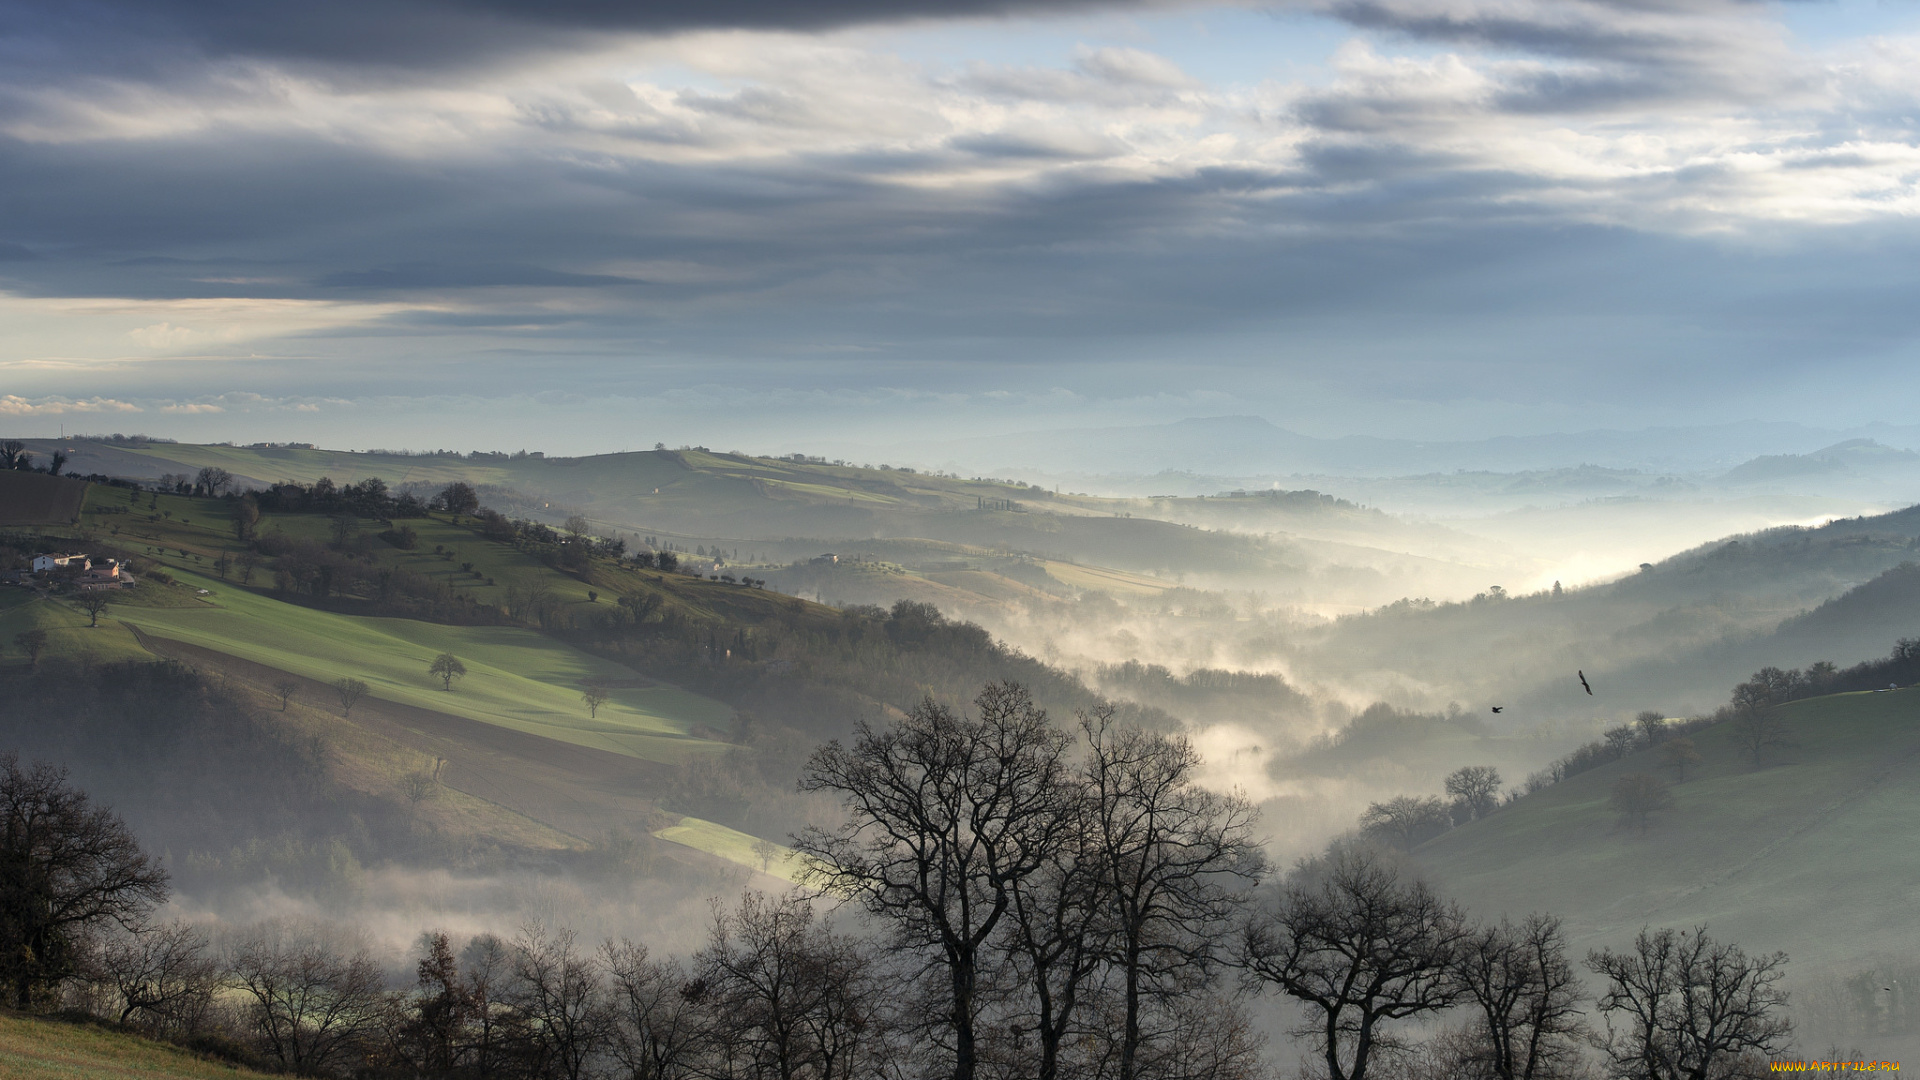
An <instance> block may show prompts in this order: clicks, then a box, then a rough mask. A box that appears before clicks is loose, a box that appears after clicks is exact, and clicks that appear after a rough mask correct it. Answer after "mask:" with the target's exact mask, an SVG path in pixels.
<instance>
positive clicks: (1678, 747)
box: [1660, 735, 1701, 784]
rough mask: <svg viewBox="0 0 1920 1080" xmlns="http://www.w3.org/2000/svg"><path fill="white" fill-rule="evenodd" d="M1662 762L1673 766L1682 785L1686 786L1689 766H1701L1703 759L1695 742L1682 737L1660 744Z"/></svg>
mask: <svg viewBox="0 0 1920 1080" xmlns="http://www.w3.org/2000/svg"><path fill="white" fill-rule="evenodd" d="M1660 760H1661V761H1664V762H1666V763H1667V764H1668V765H1671V766H1673V768H1674V771H1675V772H1676V773H1678V774H1679V781H1680V783H1683V784H1684V783H1686V782H1687V766H1689V765H1698V764H1700V761H1701V758H1700V751H1699V750H1698V749H1696V748H1695V747H1694V745H1693V740H1692V739H1689V738H1687V737H1686V736H1684V735H1682V736H1681V737H1679V738H1677V739H1668V740H1667V741H1666V742H1664V743H1661V744H1660Z"/></svg>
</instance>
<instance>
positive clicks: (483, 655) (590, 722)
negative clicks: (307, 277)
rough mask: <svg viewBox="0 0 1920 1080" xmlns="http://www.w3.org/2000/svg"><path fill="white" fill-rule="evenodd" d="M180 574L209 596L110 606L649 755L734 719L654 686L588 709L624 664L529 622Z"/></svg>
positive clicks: (293, 662)
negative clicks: (446, 669) (403, 609)
mask: <svg viewBox="0 0 1920 1080" xmlns="http://www.w3.org/2000/svg"><path fill="white" fill-rule="evenodd" d="M178 576H179V578H180V581H181V582H182V584H184V585H187V586H189V587H198V588H204V589H207V590H208V591H209V593H210V594H211V595H209V596H206V597H203V598H201V600H202V602H201V604H199V605H196V606H195V607H194V608H123V609H121V610H120V611H119V612H117V617H118V618H120V619H122V620H124V621H125V622H128V623H130V624H132V625H134V626H137V627H139V628H140V629H141V630H143V631H146V632H148V633H151V634H157V635H159V636H161V637H167V638H173V639H176V640H180V641H185V642H187V643H189V644H193V645H199V646H201V647H203V648H208V649H213V650H215V651H217V652H222V653H227V654H229V655H232V656H238V657H241V658H243V659H247V660H251V661H253V662H255V663H259V664H265V665H267V666H269V667H274V668H278V669H280V670H282V671H290V672H293V673H294V674H297V675H304V676H306V677H308V678H311V679H319V680H322V681H326V682H331V681H333V680H334V679H337V678H341V677H352V678H357V679H361V680H363V681H365V682H366V683H367V684H368V685H369V686H370V687H371V688H372V692H373V694H374V695H375V696H377V697H382V698H386V699H388V700H391V701H397V702H400V703H402V704H406V705H414V706H417V707H420V708H425V709H433V710H435V711H438V712H445V713H452V714H454V715H456V716H465V717H468V718H469V719H473V720H479V721H482V722H484V723H489V724H497V725H499V726H501V727H506V728H512V729H514V730H516V731H524V732H528V733H530V734H534V735H541V736H545V737H547V738H550V739H558V740H559V741H561V742H570V743H576V744H578V745H581V746H590V747H593V748H595V749H599V750H612V751H614V752H616V753H621V754H626V755H629V756H632V757H639V758H645V759H648V760H652V761H664V762H676V761H682V760H685V758H686V756H687V755H688V754H696V753H701V752H704V751H710V750H717V749H719V747H720V744H717V743H712V742H708V741H705V740H699V739H693V738H689V737H688V736H687V734H686V732H687V730H688V729H689V728H690V727H692V726H693V725H695V724H707V725H712V726H724V725H725V724H726V723H728V722H729V721H730V720H731V718H732V710H731V709H729V708H728V707H727V706H725V705H723V704H721V703H720V702H717V701H714V700H712V699H711V698H706V697H702V696H700V695H698V694H692V693H689V692H687V691H684V690H678V689H675V688H672V687H665V686H652V687H641V688H621V689H613V690H611V691H609V693H610V694H611V700H610V701H608V702H607V704H605V705H603V706H601V708H600V713H599V716H598V718H597V719H589V717H588V716H587V715H586V710H585V708H584V707H583V706H582V705H581V703H580V688H581V687H582V686H583V685H584V684H586V683H588V682H591V681H605V680H615V679H626V680H631V679H632V677H633V673H632V672H631V671H629V670H627V669H625V668H621V667H618V666H617V665H614V664H611V663H608V662H606V661H603V660H599V659H597V658H595V657H592V656H588V655H587V654H586V653H583V652H580V651H579V650H577V649H573V648H569V647H568V646H566V645H563V644H561V643H559V642H556V641H554V640H552V639H551V638H547V637H543V636H542V635H540V634H537V633H535V632H533V631H531V630H523V629H520V628H517V627H501V626H442V625H439V624H435V623H426V622H418V621H415V620H411V619H383V618H364V617H359V616H352V615H337V614H333V613H331V612H325V611H315V610H313V609H311V608H304V607H299V606H296V605H293V604H285V603H281V602H279V601H277V600H273V599H271V598H269V597H266V596H261V595H258V594H255V593H252V592H249V591H247V590H245V589H241V588H236V587H229V586H225V585H223V584H222V583H221V582H219V581H217V580H214V579H212V578H202V577H198V576H196V575H193V574H190V573H187V572H185V571H179V572H178ZM442 652H451V653H453V654H454V655H455V656H457V657H459V658H460V660H461V662H462V663H464V664H465V665H466V667H467V675H466V677H465V678H464V679H461V680H459V681H458V683H457V684H456V686H455V689H454V690H453V692H451V693H448V692H445V691H442V690H441V689H440V688H439V684H438V681H437V680H435V679H433V678H432V677H430V676H429V675H428V674H427V666H428V665H429V664H431V663H432V662H433V658H434V657H435V656H437V655H439V654H440V653H442Z"/></svg>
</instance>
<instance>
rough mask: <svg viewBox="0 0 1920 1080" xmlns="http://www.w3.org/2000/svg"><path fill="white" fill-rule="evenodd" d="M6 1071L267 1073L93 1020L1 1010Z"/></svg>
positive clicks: (102, 1078)
mask: <svg viewBox="0 0 1920 1080" xmlns="http://www.w3.org/2000/svg"><path fill="white" fill-rule="evenodd" d="M0 1076H5V1077H7V1078H8V1080H128V1078H130V1077H154V1078H156V1080H249V1078H253V1077H260V1078H262V1080H264V1078H265V1074H264V1073H257V1072H253V1071H252V1070H249V1069H241V1068H236V1067H235V1066H232V1065H229V1064H227V1063H226V1062H223V1061H212V1060H209V1059H207V1058H202V1057H198V1056H196V1055H194V1054H192V1053H190V1052H188V1051H186V1050H182V1049H181V1048H179V1047H177V1046H169V1045H167V1044H166V1043H161V1042H155V1041H153V1040H152V1039H143V1038H141V1037H140V1036H138V1035H129V1034H124V1033H122V1032H117V1031H111V1030H109V1029H107V1028H104V1027H98V1026H95V1025H92V1024H75V1023H68V1022H65V1021H59V1020H36V1019H30V1018H28V1017H25V1016H21V1015H19V1014H17V1013H11V1012H0Z"/></svg>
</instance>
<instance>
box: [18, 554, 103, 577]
mask: <svg viewBox="0 0 1920 1080" xmlns="http://www.w3.org/2000/svg"><path fill="white" fill-rule="evenodd" d="M92 567H93V560H92V559H90V558H88V557H87V556H85V555H35V556H34V557H33V572H34V573H36V574H47V573H52V572H53V571H55V570H80V571H85V570H89V569H91V568H92Z"/></svg>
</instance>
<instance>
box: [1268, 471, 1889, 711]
mask: <svg viewBox="0 0 1920 1080" xmlns="http://www.w3.org/2000/svg"><path fill="white" fill-rule="evenodd" d="M1917 554H1920V508H1914V509H1907V510H1901V511H1896V512H1893V513H1889V514H1882V515H1877V516H1873V517H1862V518H1851V519H1846V520H1841V521H1835V522H1832V523H1829V524H1827V525H1824V526H1821V527H1819V528H1811V529H1809V528H1798V527H1789V528H1779V529H1770V530H1766V531H1763V532H1759V533H1753V534H1749V535H1745V536H1739V537H1734V538H1729V539H1725V540H1720V541H1715V542H1714V543H1711V544H1705V545H1701V546H1699V547H1696V548H1694V549H1692V550H1690V551H1686V552H1682V553H1680V554H1678V555H1675V556H1673V557H1671V558H1668V559H1664V560H1662V561H1660V562H1658V563H1654V564H1649V565H1647V566H1646V567H1644V568H1643V569H1642V570H1641V572H1639V573H1636V574H1632V575H1629V576H1627V577H1624V578H1621V579H1619V580H1617V581H1613V582H1608V583H1605V584H1601V585H1596V586H1591V587H1588V588H1583V589H1573V590H1566V591H1565V592H1563V593H1562V594H1559V595H1555V594H1553V593H1551V592H1542V593H1536V594H1531V595H1525V596H1512V595H1507V594H1504V593H1500V594H1496V593H1494V592H1492V591H1491V590H1489V591H1487V592H1486V593H1484V594H1482V595H1480V596H1478V597H1476V598H1475V599H1474V600H1472V601H1470V602H1466V603H1452V604H1434V603H1426V602H1420V601H1408V602H1405V603H1400V604H1395V605H1391V606H1389V607H1385V608H1382V609H1380V610H1377V611H1374V612H1370V613H1367V614H1365V615H1359V616H1354V617H1351V618H1346V619H1341V620H1339V621H1337V622H1335V623H1333V624H1330V625H1328V626H1326V627H1325V628H1323V629H1321V630H1317V631H1313V632H1310V633H1308V634H1306V635H1303V637H1302V640H1301V641H1300V643H1299V644H1298V645H1297V646H1296V648H1295V650H1294V651H1293V652H1292V653H1291V654H1290V659H1291V660H1292V661H1293V662H1294V663H1295V664H1296V665H1297V667H1296V670H1301V671H1302V672H1303V673H1311V674H1312V675H1313V676H1315V677H1317V678H1320V679H1324V680H1327V681H1330V682H1331V681H1337V682H1343V683H1346V684H1348V685H1358V686H1365V687H1370V688H1374V689H1375V690H1376V692H1385V693H1391V694H1393V695H1395V696H1396V697H1399V698H1401V699H1402V700H1411V701H1414V702H1418V703H1421V704H1424V705H1426V706H1428V707H1435V706H1438V705H1439V704H1440V703H1441V702H1444V700H1446V699H1445V698H1444V697H1440V695H1442V694H1447V695H1462V694H1466V695H1471V696H1470V697H1467V698H1466V703H1467V704H1469V705H1472V706H1475V707H1483V706H1488V705H1495V704H1499V705H1504V706H1508V707H1509V708H1508V712H1507V713H1506V717H1507V719H1508V720H1509V721H1510V722H1512V723H1515V724H1518V725H1521V726H1525V725H1527V724H1531V723H1536V722H1539V721H1540V720H1543V719H1556V720H1558V719H1566V718H1568V717H1569V716H1595V717H1601V716H1616V717H1620V716H1630V715H1632V714H1633V713H1634V712H1636V711H1638V710H1640V709H1649V708H1651V709H1660V710H1665V711H1667V712H1668V713H1669V714H1670V715H1671V714H1674V713H1678V712H1683V711H1689V710H1698V709H1703V708H1711V707H1713V706H1714V705H1717V704H1718V703H1719V702H1720V701H1721V700H1723V699H1724V694H1725V692H1726V689H1727V687H1728V686H1731V685H1732V683H1733V682H1735V681H1738V680H1739V679H1741V678H1744V677H1745V676H1746V675H1747V674H1748V673H1750V672H1751V671H1752V670H1753V664H1754V661H1755V659H1756V657H1757V658H1758V659H1759V662H1761V663H1777V662H1780V661H1781V660H1782V659H1785V658H1783V657H1779V656H1767V655H1766V654H1765V653H1764V650H1763V649H1760V645H1758V644H1756V645H1755V646H1754V647H1753V648H1749V647H1748V646H1747V644H1746V643H1747V642H1750V641H1751V642H1756V643H1759V642H1763V639H1765V638H1766V637H1767V635H1771V634H1774V633H1775V632H1776V631H1778V632H1780V633H1782V634H1783V635H1786V637H1787V638H1790V639H1792V640H1793V643H1794V645H1795V649H1794V652H1795V655H1797V654H1798V652H1799V651H1802V647H1803V646H1804V647H1808V648H1817V649H1821V650H1826V651H1825V652H1824V654H1823V655H1821V656H1818V657H1809V658H1808V659H1816V658H1817V659H1828V660H1833V661H1835V662H1837V663H1840V664H1842V665H1845V664H1847V663H1851V662H1854V661H1857V660H1861V659H1865V658H1867V657H1869V656H1872V655H1876V654H1878V653H1879V652H1881V651H1882V650H1884V648H1885V645H1886V642H1887V641H1888V640H1890V639H1892V638H1897V637H1901V636H1906V635H1908V634H1913V633H1920V617H1916V616H1913V615H1910V614H1909V612H1910V611H1911V609H1909V608H1907V607H1905V606H1904V605H1900V604H1897V603H1894V604H1885V603H1874V602H1872V601H1871V600H1870V598H1869V597H1867V596H1862V597H1860V598H1857V600H1856V601H1855V602H1853V603H1854V604H1855V606H1856V607H1857V608H1858V609H1859V610H1866V609H1868V608H1872V609H1874V610H1875V612H1876V615H1875V617H1874V618H1873V619H1872V620H1870V621H1868V622H1865V623H1862V624H1860V625H1857V626H1851V627H1847V628H1846V629H1845V631H1844V632H1841V633H1834V634H1829V633H1824V632H1822V633H1818V634H1813V635H1808V634H1806V633H1800V632H1797V631H1795V630H1794V627H1793V625H1788V626H1784V627H1783V625H1782V624H1784V623H1787V622H1788V620H1793V619H1797V618H1800V617H1802V616H1803V615H1804V614H1805V613H1807V612H1809V611H1811V610H1812V609H1815V608H1818V607H1819V606H1820V605H1822V604H1824V603H1827V602H1828V601H1829V600H1832V599H1833V598H1836V597H1839V596H1841V595H1843V594H1846V593H1848V592H1849V591H1850V590H1854V589H1859V588H1863V587H1867V586H1869V584H1870V583H1873V582H1875V579H1878V578H1880V577H1881V575H1883V574H1887V573H1888V572H1889V571H1891V570H1893V569H1894V568H1896V567H1898V566H1900V565H1901V564H1903V563H1906V562H1908V561H1910V560H1913V559H1915V558H1916V555H1917ZM1904 580H1905V579H1904V578H1897V577H1891V578H1889V579H1888V580H1887V581H1885V582H1882V583H1880V584H1878V585H1873V586H1872V587H1871V588H1868V589H1867V591H1868V592H1869V593H1871V592H1875V591H1879V590H1880V589H1883V588H1895V587H1897V585H1898V582H1900V581H1904ZM1807 617H1808V618H1816V617H1815V616H1807ZM1817 618H1826V616H1818V617H1817ZM1795 625H1798V624H1795ZM1856 630H1857V631H1859V632H1857V633H1856V632H1855V631H1856ZM1796 634H1797V635H1798V636H1796ZM1756 650H1760V651H1756ZM1796 662H1800V661H1796ZM1575 671H1585V672H1586V673H1587V675H1588V676H1589V677H1590V678H1591V679H1592V681H1593V684H1594V686H1595V688H1596V693H1597V694H1598V695H1599V696H1598V697H1597V698H1592V699H1590V698H1588V697H1586V696H1585V695H1584V694H1583V693H1582V692H1581V690H1580V687H1579V685H1578V684H1577V683H1576V682H1575V681H1574V680H1573V673H1574V672H1575ZM1421 695H1426V696H1425V698H1424V700H1423V698H1422V696H1421ZM1436 698H1437V699H1438V700H1436Z"/></svg>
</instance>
